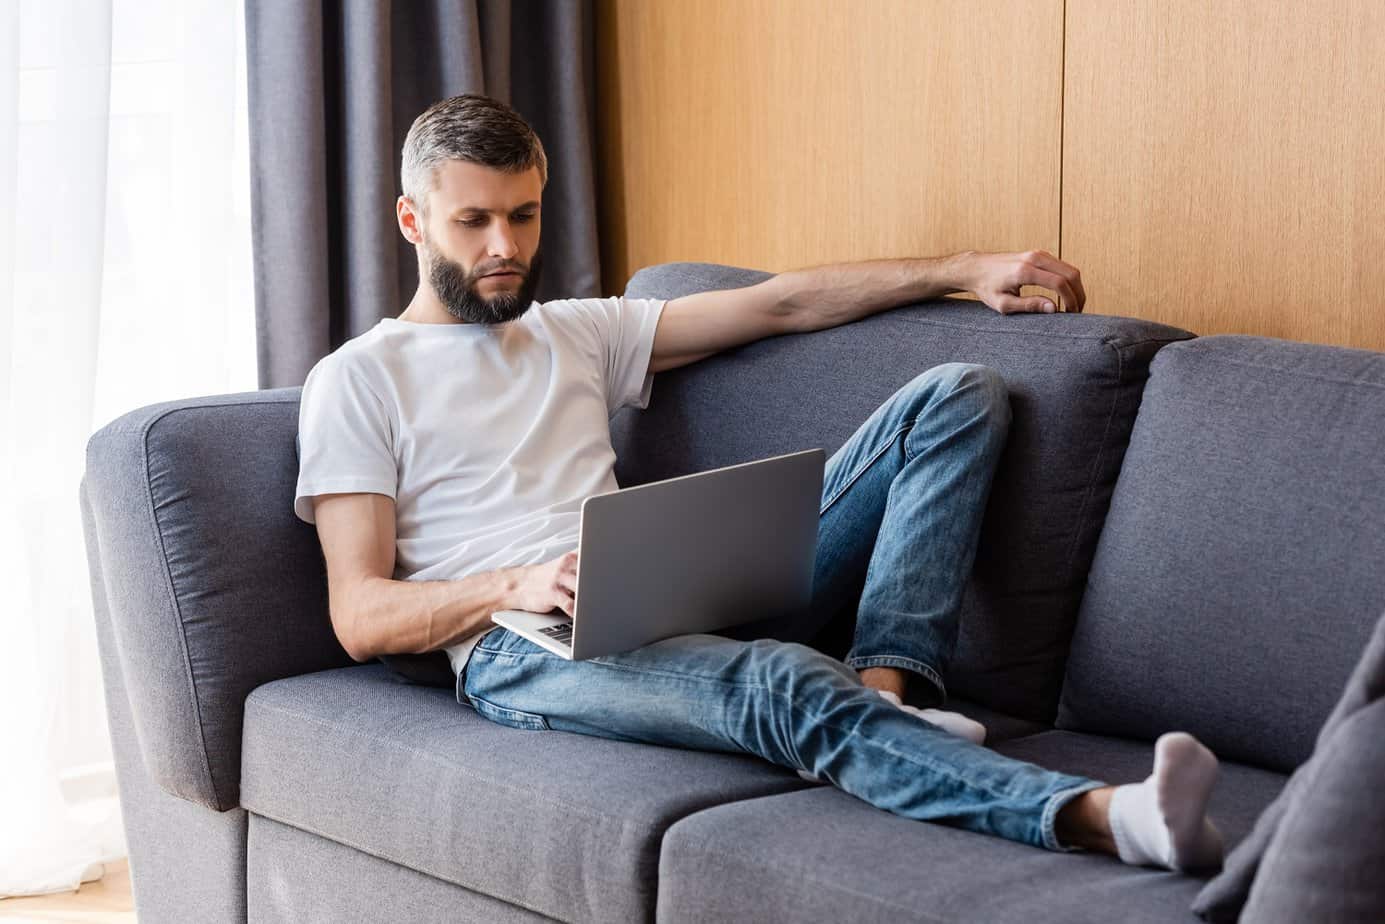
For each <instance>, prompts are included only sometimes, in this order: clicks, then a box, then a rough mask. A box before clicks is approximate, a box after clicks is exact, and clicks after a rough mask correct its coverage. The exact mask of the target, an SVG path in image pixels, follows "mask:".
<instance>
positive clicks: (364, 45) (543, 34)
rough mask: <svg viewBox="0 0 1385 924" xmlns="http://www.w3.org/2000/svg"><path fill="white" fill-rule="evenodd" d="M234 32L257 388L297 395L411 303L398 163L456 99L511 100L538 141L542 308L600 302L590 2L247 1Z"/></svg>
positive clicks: (413, 265)
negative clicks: (241, 78) (407, 142)
mask: <svg viewBox="0 0 1385 924" xmlns="http://www.w3.org/2000/svg"><path fill="white" fill-rule="evenodd" d="M245 31H246V56H247V59H248V63H249V78H250V80H249V104H250V158H251V176H252V179H253V183H252V187H251V208H252V214H253V219H254V221H253V222H252V225H251V228H252V233H253V238H254V250H255V307H256V315H257V327H258V337H257V344H258V348H259V370H260V387H261V388H274V387H281V386H294V385H301V384H303V380H304V378H305V377H306V376H307V374H308V370H309V369H311V368H312V366H313V364H314V363H315V362H317V360H318V359H320V358H322V357H323V356H325V355H326V354H327V353H330V352H331V351H332V350H333V349H335V348H336V347H338V346H340V345H341V344H342V343H343V342H344V341H345V340H347V339H349V338H351V337H354V336H356V335H357V334H360V333H363V332H364V331H366V330H367V329H369V328H370V327H372V326H373V325H374V324H375V322H376V321H378V320H379V319H380V318H383V317H387V316H388V317H393V316H395V315H397V314H399V312H400V311H401V310H403V308H404V306H405V305H406V304H407V303H408V300H409V299H410V298H411V297H412V296H413V293H414V289H415V288H416V287H417V285H418V268H417V267H418V264H417V258H416V257H415V254H414V248H413V246H412V245H411V244H409V243H408V242H407V241H405V240H404V238H403V237H402V236H401V235H400V233H399V230H398V228H397V227H396V224H395V210H394V209H395V198H396V197H397V196H398V195H399V192H400V190H399V165H400V149H401V147H402V146H403V143H404V136H405V134H407V132H408V130H409V126H410V125H411V124H412V123H413V120H414V119H415V118H416V117H417V116H418V115H419V114H420V113H421V112H423V110H424V109H426V108H427V107H428V106H429V105H431V104H432V103H435V102H437V101H438V100H440V99H444V98H446V97H449V96H453V95H456V94H460V93H484V94H486V95H488V96H491V97H494V98H496V99H499V100H502V101H503V102H506V103H508V104H509V105H511V106H513V107H514V108H515V110H516V111H518V112H519V114H520V115H522V116H524V117H525V119H526V120H527V121H528V122H529V124H530V125H531V126H533V128H534V131H535V132H537V133H538V135H539V139H540V140H541V141H542V142H543V144H544V149H545V153H546V154H547V156H548V171H549V173H548V186H547V187H546V188H545V189H544V196H543V200H544V202H543V255H544V260H543V262H544V270H543V276H542V281H541V282H540V283H539V287H538V298H539V300H540V301H546V300H548V299H552V298H573V297H585V296H595V295H599V294H601V284H600V282H601V280H600V272H601V269H600V262H599V255H598V253H597V235H596V181H595V171H594V166H593V162H594V158H595V135H596V131H595V120H596V105H595V92H596V85H595V76H596V74H595V44H596V40H595V35H596V33H595V26H594V20H593V12H592V6H591V2H590V0H565V2H563V3H548V2H545V0H370V2H366V3H284V2H282V0H246V4H245Z"/></svg>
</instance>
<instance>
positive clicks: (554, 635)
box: [539, 622, 572, 645]
mask: <svg viewBox="0 0 1385 924" xmlns="http://www.w3.org/2000/svg"><path fill="white" fill-rule="evenodd" d="M539 631H540V632H541V633H543V634H544V635H546V636H548V637H549V638H551V639H553V641H555V642H563V643H564V644H567V645H571V644H572V623H571V622H560V623H558V624H557V625H556V626H549V627H548V628H546V629H540V630H539Z"/></svg>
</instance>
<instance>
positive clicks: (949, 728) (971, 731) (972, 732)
mask: <svg viewBox="0 0 1385 924" xmlns="http://www.w3.org/2000/svg"><path fill="white" fill-rule="evenodd" d="M875 692H876V693H879V694H880V695H881V696H883V697H884V698H885V699H887V700H889V701H890V702H892V703H894V704H895V705H896V706H898V707H899V708H900V709H903V710H904V711H905V712H908V713H912V714H913V715H916V716H918V717H919V718H921V719H923V720H924V721H925V722H928V723H929V724H930V725H936V726H938V727H939V728H941V729H942V730H943V731H945V732H949V733H951V734H954V735H956V736H957V737H958V738H965V739H966V740H968V741H970V742H971V743H972V744H981V743H982V742H984V741H985V740H986V726H984V725H982V724H981V723H980V722H976V721H973V720H972V719H969V718H967V717H966V716H964V715H962V714H961V713H960V712H945V711H943V710H942V709H919V708H918V707H916V706H907V705H905V704H904V702H903V701H901V700H900V698H899V697H898V696H896V695H895V694H893V693H891V692H890V691H889V690H876V691H875ZM798 775H799V776H801V777H803V779H805V780H807V781H808V782H810V783H821V782H822V780H820V779H819V778H818V777H816V776H814V775H813V774H811V773H809V772H808V771H807V770H800V771H798Z"/></svg>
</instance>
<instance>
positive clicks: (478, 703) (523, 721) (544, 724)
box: [466, 693, 551, 731]
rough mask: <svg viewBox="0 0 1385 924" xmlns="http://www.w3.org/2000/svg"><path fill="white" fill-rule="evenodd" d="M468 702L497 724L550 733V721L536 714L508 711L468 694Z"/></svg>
mask: <svg viewBox="0 0 1385 924" xmlns="http://www.w3.org/2000/svg"><path fill="white" fill-rule="evenodd" d="M466 698H467V700H468V701H469V702H470V703H471V705H472V706H474V707H476V711H477V712H479V713H481V715H483V716H485V717H486V718H488V719H490V720H491V721H492V722H497V723H499V724H500V725H508V726H510V727H511V728H525V729H529V730H530V731H550V730H551V729H550V728H549V727H548V720H547V719H545V718H544V717H543V716H541V715H539V714H538V713H536V712H525V711H523V710H522V709H506V708H505V707H504V706H497V705H496V704H495V703H492V702H490V701H488V700H484V699H482V698H481V697H479V696H476V695H475V694H473V693H468V694H466Z"/></svg>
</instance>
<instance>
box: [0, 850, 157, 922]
mask: <svg viewBox="0 0 1385 924" xmlns="http://www.w3.org/2000/svg"><path fill="white" fill-rule="evenodd" d="M0 921H3V922H4V924H12V922H14V921H34V922H40V921H41V922H44V924H48V922H52V921H66V922H72V924H135V902H134V898H133V896H132V895H131V894H130V868H129V866H128V864H127V862H126V861H125V860H121V861H120V862H119V863H112V864H111V865H110V867H109V868H108V869H107V870H106V875H104V876H102V877H101V878H100V879H98V880H96V881H95V882H88V883H86V884H85V885H83V886H82V887H81V888H80V889H78V890H77V891H76V892H59V893H57V894H55V895H43V896H38V897H34V898H6V899H0Z"/></svg>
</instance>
